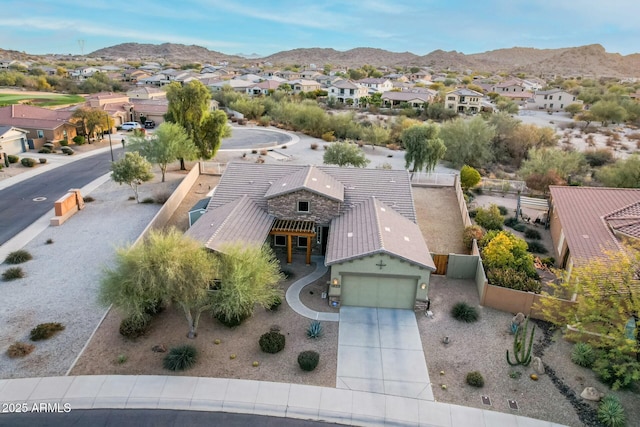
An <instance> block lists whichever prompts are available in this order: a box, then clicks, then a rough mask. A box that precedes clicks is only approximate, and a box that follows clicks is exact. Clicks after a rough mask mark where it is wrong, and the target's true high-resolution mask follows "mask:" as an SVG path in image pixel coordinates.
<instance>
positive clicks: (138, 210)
mask: <svg viewBox="0 0 640 427" xmlns="http://www.w3.org/2000/svg"><path fill="white" fill-rule="evenodd" d="M181 178H182V175H175V174H172V175H170V176H169V177H168V182H166V183H159V182H157V179H156V180H154V182H152V183H145V184H144V185H143V186H141V199H143V198H145V197H151V196H153V194H154V193H155V192H157V191H172V189H173V188H175V186H176V185H177V184H178V183H179V181H180V179H181ZM130 195H132V192H131V189H130V188H129V187H128V186H120V185H118V184H116V183H114V182H112V181H107V182H106V183H105V184H103V185H101V186H100V187H99V188H98V189H97V190H95V191H94V192H92V193H91V196H92V197H93V198H94V199H95V201H93V202H90V203H86V205H85V209H84V210H82V211H80V212H79V213H77V214H76V215H74V216H73V217H72V218H70V219H69V220H68V221H67V222H65V223H64V224H63V225H62V226H60V227H48V228H47V229H46V230H45V231H44V232H43V233H41V234H40V235H39V236H37V237H36V238H35V239H34V240H32V241H31V242H30V243H28V244H27V245H26V246H25V247H24V249H26V250H27V251H29V252H30V253H31V254H32V255H33V260H31V261H28V262H27V263H24V264H22V265H21V267H22V268H23V270H24V271H25V273H26V277H25V278H23V279H18V280H14V281H10V282H1V284H2V292H3V297H2V304H1V305H0V325H2V327H1V328H0V348H2V354H1V355H0V378H20V377H40V376H51V375H64V374H65V373H66V371H67V370H68V369H69V367H70V366H71V364H72V362H73V360H74V359H75V357H76V356H77V355H78V353H79V352H80V350H81V349H82V347H83V346H84V345H85V343H86V341H87V340H88V338H89V336H90V335H91V333H92V331H93V330H94V328H95V327H96V325H97V324H98V322H99V321H100V319H101V318H102V316H103V314H104V312H105V308H104V307H101V306H100V305H98V303H97V301H96V295H97V289H98V281H99V278H100V273H101V269H102V266H103V265H105V264H108V263H109V262H111V260H112V259H113V254H114V249H115V248H116V247H118V246H122V245H125V244H127V243H130V242H132V241H134V240H135V239H136V238H137V237H138V236H139V235H140V233H141V232H142V230H144V228H145V227H146V226H147V224H148V223H149V221H150V220H151V219H152V218H153V216H154V215H155V214H156V212H158V210H159V209H160V205H158V204H137V203H135V202H134V201H131V200H128V198H129V196H130ZM48 239H52V240H53V243H52V244H46V243H45V242H46V241H47V240H48ZM6 268H7V266H6V265H4V264H3V265H2V266H1V267H0V269H1V270H2V271H4V270H5V269H6ZM45 322H60V323H62V324H63V325H65V327H66V329H65V330H64V331H62V332H59V333H58V334H57V335H56V336H54V337H53V338H51V339H49V340H46V341H39V342H36V343H34V344H35V347H36V348H35V350H34V351H33V353H31V354H30V355H29V356H27V357H25V358H19V359H10V358H9V357H8V356H7V355H6V352H5V350H6V349H7V348H8V346H9V345H11V344H13V343H14V342H16V341H29V331H30V330H31V329H32V328H34V327H35V326H36V325H37V324H39V323H45Z"/></svg>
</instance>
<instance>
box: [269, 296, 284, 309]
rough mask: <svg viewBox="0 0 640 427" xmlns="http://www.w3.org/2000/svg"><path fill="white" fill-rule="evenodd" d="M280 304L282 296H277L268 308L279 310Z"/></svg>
mask: <svg viewBox="0 0 640 427" xmlns="http://www.w3.org/2000/svg"><path fill="white" fill-rule="evenodd" d="M280 305H282V298H280V297H276V298H275V299H274V300H273V302H272V303H271V305H270V306H269V308H268V309H267V310H269V311H278V308H280Z"/></svg>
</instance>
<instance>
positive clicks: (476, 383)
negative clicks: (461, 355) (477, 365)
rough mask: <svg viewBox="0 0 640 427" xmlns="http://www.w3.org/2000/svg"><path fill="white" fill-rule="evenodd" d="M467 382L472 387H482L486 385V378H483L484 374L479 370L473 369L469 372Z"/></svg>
mask: <svg viewBox="0 0 640 427" xmlns="http://www.w3.org/2000/svg"><path fill="white" fill-rule="evenodd" d="M467 384H469V385H470V386H471V387H478V388H481V387H483V386H484V378H482V374H481V373H480V372H478V371H472V372H469V373H468V374H467Z"/></svg>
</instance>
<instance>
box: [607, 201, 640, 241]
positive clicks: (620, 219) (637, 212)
mask: <svg viewBox="0 0 640 427" xmlns="http://www.w3.org/2000/svg"><path fill="white" fill-rule="evenodd" d="M604 220H605V221H606V222H607V224H608V225H609V227H611V229H612V230H613V231H616V232H619V233H622V234H625V235H627V236H629V237H633V238H636V239H640V200H639V201H637V202H635V203H632V204H630V205H629V206H626V207H624V208H622V209H618V210H617V211H615V212H611V213H610V214H608V215H605V217H604Z"/></svg>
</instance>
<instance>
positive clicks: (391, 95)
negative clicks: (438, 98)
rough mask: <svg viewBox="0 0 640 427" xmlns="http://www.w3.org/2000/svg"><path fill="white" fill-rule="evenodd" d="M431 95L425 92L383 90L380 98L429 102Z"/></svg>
mask: <svg viewBox="0 0 640 427" xmlns="http://www.w3.org/2000/svg"><path fill="white" fill-rule="evenodd" d="M431 98H432V95H431V94H429V93H426V92H393V91H390V92H384V93H383V94H382V99H389V100H392V101H407V102H408V101H421V102H429V100H430V99H431Z"/></svg>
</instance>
